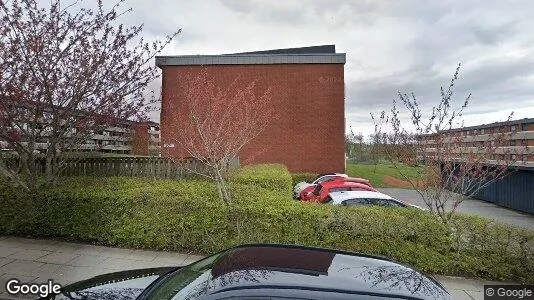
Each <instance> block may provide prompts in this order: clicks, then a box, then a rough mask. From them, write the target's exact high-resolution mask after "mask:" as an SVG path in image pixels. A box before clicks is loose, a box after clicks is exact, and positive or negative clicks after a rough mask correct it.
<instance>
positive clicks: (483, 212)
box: [379, 188, 534, 229]
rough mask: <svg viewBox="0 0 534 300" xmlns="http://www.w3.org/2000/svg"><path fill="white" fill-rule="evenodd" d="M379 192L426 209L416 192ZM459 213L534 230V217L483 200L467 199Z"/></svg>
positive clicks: (383, 189) (396, 189)
mask: <svg viewBox="0 0 534 300" xmlns="http://www.w3.org/2000/svg"><path fill="white" fill-rule="evenodd" d="M379 190H380V191H381V192H383V193H385V194H388V195H390V196H391V197H394V198H397V199H399V200H403V201H407V202H410V203H411V204H415V205H419V206H421V207H426V205H425V203H424V202H423V199H422V198H421V196H420V195H419V194H418V193H417V192H416V191H415V190H410V189H401V188H380V189H379ZM451 205H452V201H451V203H448V207H447V208H448V209H450V208H451ZM458 211H461V212H464V213H469V214H475V215H480V216H484V217H488V218H491V219H494V220H496V221H499V222H502V223H508V224H512V225H516V226H521V227H524V228H529V229H534V216H532V215H530V214H527V213H522V212H519V211H515V210H511V209H507V208H505V207H501V206H498V205H495V204H493V203H490V202H486V201H482V200H476V199H472V198H469V197H465V200H464V201H463V202H462V203H461V204H460V206H459V208H458Z"/></svg>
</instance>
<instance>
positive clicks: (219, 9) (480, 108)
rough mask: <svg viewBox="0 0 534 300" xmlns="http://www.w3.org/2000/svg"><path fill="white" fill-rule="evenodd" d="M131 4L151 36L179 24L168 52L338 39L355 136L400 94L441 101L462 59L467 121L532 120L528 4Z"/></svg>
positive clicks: (260, 0)
mask: <svg viewBox="0 0 534 300" xmlns="http://www.w3.org/2000/svg"><path fill="white" fill-rule="evenodd" d="M125 5H126V6H129V7H131V8H132V9H133V12H132V13H130V14H127V15H125V16H124V22H125V23H127V24H140V23H144V26H145V29H144V32H143V35H144V36H145V37H147V38H158V37H159V38H161V37H163V36H164V35H165V34H167V33H170V32H172V31H175V30H176V29H178V28H182V33H181V34H180V35H179V36H178V37H177V38H176V39H175V40H174V41H173V43H172V44H171V45H169V46H168V48H167V49H166V50H165V51H164V53H163V54H164V55H184V54H222V53H233V52H244V51H254V50H265V49H276V48H289V47H302V46H312V45H322V44H335V45H336V51H337V52H339V53H346V54H347V63H346V64H345V85H346V95H345V97H346V120H347V128H348V126H352V128H353V130H354V131H355V132H356V133H358V132H362V133H364V134H369V133H371V132H372V130H373V129H372V128H373V125H372V121H371V119H370V116H369V113H370V112H379V111H381V110H382V109H388V108H390V107H391V101H392V100H393V99H394V98H395V97H396V94H397V92H398V91H401V92H408V93H410V92H414V93H415V95H416V96H417V98H418V100H419V102H421V103H423V105H425V106H431V105H436V104H437V103H438V101H439V98H440V90H439V88H440V86H441V85H446V84H447V83H448V81H449V80H450V78H451V76H452V74H453V73H454V70H455V68H456V66H457V64H458V63H460V62H461V63H462V65H463V67H462V70H461V72H460V79H459V81H458V85H457V89H456V99H457V101H458V102H460V101H462V99H463V98H465V96H467V94H468V93H471V94H472V97H471V104H470V105H469V108H468V110H467V113H468V114H467V115H466V117H465V124H467V125H476V124H482V123H490V122H493V121H503V120H506V118H507V117H508V115H509V114H510V112H512V111H514V119H519V118H527V117H534V18H533V17H532V12H533V11H534V2H532V1H528V0H526V1H486V0H480V1H472V0H469V1H468V0H463V1H427V0H422V1H416V0H402V1H397V0H395V1H394V0H391V1H380V0H369V1H360V0H358V1H356V0H355V1H338V0H316V1H297V0H295V1H287V0H286V1H278V0H276V1H274V0H272V1H268V0H257V1H249V0H247V1H241V0H234V1H216V0H209V1H208V0H206V1H176V0H175V1H172V0H154V1H149V0H129V1H127V2H126V4H125ZM156 84H158V83H156ZM156 84H155V85H156ZM154 119H156V120H158V119H159V116H158V114H157V113H155V114H154Z"/></svg>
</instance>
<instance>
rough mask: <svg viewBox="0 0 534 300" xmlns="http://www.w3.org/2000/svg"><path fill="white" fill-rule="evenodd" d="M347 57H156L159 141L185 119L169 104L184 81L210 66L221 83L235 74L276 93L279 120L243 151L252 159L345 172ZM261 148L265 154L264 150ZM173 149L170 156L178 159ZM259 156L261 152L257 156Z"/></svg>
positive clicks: (291, 53)
mask: <svg viewBox="0 0 534 300" xmlns="http://www.w3.org/2000/svg"><path fill="white" fill-rule="evenodd" d="M344 64H345V54H344V53H335V47H334V46H333V45H328V46H315V47H305V48H292V49H280V50H268V51H259V52H249V53H238V54H226V55H185V56H158V57H156V65H157V66H158V67H160V68H161V69H162V73H163V81H162V105H161V120H160V123H161V144H162V145H169V141H173V140H176V139H177V138H179V137H176V136H175V133H173V132H172V131H171V130H170V129H169V130H166V129H168V128H170V127H171V126H170V125H171V124H176V123H177V122H184V121H185V122H186V121H187V120H184V118H181V116H182V114H183V112H181V111H177V110H173V109H170V107H171V106H172V105H170V104H171V103H175V101H187V99H184V97H183V96H181V95H183V94H184V93H183V90H182V85H180V78H184V77H186V76H188V75H195V74H198V73H199V72H201V71H202V70H207V72H208V73H209V75H210V76H212V77H213V78H214V80H215V82H216V84H218V85H221V86H228V85H229V84H230V83H232V82H233V81H234V80H235V79H236V78H237V77H238V76H241V78H246V79H247V80H249V81H248V82H244V84H248V83H250V82H252V81H256V85H257V86H258V87H259V88H260V89H264V90H265V89H267V88H269V89H270V90H271V95H272V99H271V101H272V106H273V107H274V108H275V109H276V113H277V118H276V120H275V121H274V122H273V123H271V124H270V125H269V127H268V128H267V129H266V130H265V131H263V132H262V134H261V135H260V136H259V137H257V138H256V139H255V140H253V141H252V142H251V143H250V144H249V145H247V146H246V147H245V148H244V149H243V151H242V153H241V154H240V159H241V161H242V162H243V161H245V162H248V163H282V164H285V165H286V166H287V167H288V168H289V170H290V171H292V172H316V173H324V172H344V171H345V147H344V142H345V139H344V135H345V84H344ZM260 149H261V150H262V151H261V153H260V151H259V150H260ZM179 153H180V151H179V150H178V149H176V148H172V147H168V148H167V149H164V151H162V154H163V155H165V156H179ZM258 153H259V154H258Z"/></svg>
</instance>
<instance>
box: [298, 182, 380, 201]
mask: <svg viewBox="0 0 534 300" xmlns="http://www.w3.org/2000/svg"><path fill="white" fill-rule="evenodd" d="M333 181H349V182H356V183H361V184H365V185H368V186H370V187H373V186H372V185H371V183H370V182H369V180H367V179H363V178H357V177H334V178H331V179H329V180H327V181H324V182H321V184H324V183H327V182H333ZM316 187H317V184H314V185H310V186H307V187H306V188H304V189H303V190H302V191H301V192H300V194H299V197H298V199H300V200H302V201H309V199H310V197H311V196H309V194H310V193H312V192H313V191H314V190H315V188H316Z"/></svg>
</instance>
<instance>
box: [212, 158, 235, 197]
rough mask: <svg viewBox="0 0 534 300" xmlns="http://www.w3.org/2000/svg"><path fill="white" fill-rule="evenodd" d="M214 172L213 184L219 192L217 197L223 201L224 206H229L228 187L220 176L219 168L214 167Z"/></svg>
mask: <svg viewBox="0 0 534 300" xmlns="http://www.w3.org/2000/svg"><path fill="white" fill-rule="evenodd" d="M214 171H215V183H216V185H217V190H218V192H219V197H220V198H221V200H223V201H224V203H225V204H227V205H228V204H230V201H231V198H230V193H229V191H228V186H227V185H226V181H225V180H224V177H223V176H222V174H221V169H220V167H219V166H216V167H215V168H214Z"/></svg>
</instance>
